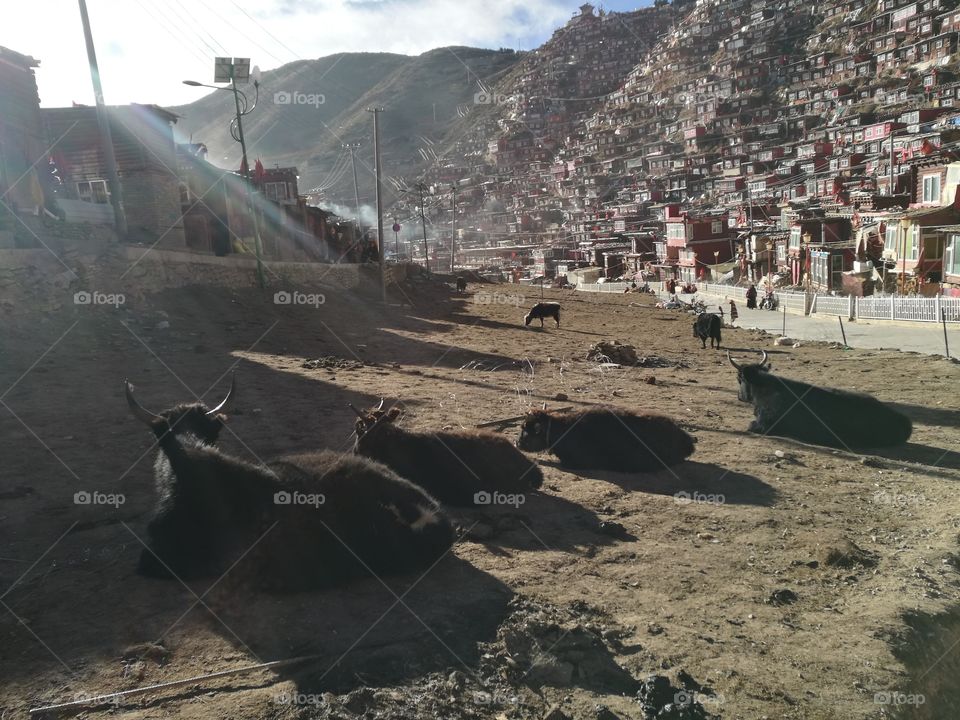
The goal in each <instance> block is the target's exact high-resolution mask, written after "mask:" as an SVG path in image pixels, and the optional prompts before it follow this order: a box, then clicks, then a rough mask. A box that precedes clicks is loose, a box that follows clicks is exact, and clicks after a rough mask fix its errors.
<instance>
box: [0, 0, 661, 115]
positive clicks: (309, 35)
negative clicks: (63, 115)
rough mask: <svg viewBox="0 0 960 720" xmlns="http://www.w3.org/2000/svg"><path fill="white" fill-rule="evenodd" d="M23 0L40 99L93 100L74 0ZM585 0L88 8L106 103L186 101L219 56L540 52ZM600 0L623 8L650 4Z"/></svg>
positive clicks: (187, 1) (250, 0) (9, 16)
mask: <svg viewBox="0 0 960 720" xmlns="http://www.w3.org/2000/svg"><path fill="white" fill-rule="evenodd" d="M14 1H15V2H16V5H15V6H14V7H5V8H4V21H3V22H2V23H0V45H3V46H5V47H9V48H11V49H13V50H16V51H17V52H21V53H24V54H27V55H32V56H33V57H35V58H37V59H38V60H40V61H41V65H40V68H39V69H38V71H37V81H38V84H39V86H40V100H41V104H43V105H44V106H48V107H52V106H63V105H70V103H71V102H74V101H75V102H79V103H88V104H89V103H92V102H93V92H92V90H91V86H90V77H89V73H88V71H87V67H86V51H85V48H84V44H83V36H82V32H81V26H80V15H79V11H78V10H77V3H76V2H75V0H29V1H27V0H14ZM581 2H582V0H255V1H254V0H87V6H88V10H89V14H90V19H91V24H92V26H93V35H94V41H95V43H96V46H97V51H98V59H99V63H100V69H101V76H102V80H103V87H104V96H105V97H106V100H107V102H108V103H128V102H154V103H158V104H161V105H177V104H182V103H186V102H189V101H191V100H194V99H196V98H198V97H200V96H201V95H203V94H204V93H205V92H208V91H206V90H203V89H202V88H190V87H187V86H184V85H183V84H182V83H181V82H180V81H181V80H182V79H186V78H190V79H197V80H200V81H202V82H209V81H211V80H212V77H209V76H211V75H212V67H213V58H214V57H215V56H217V55H225V56H230V55H232V56H238V57H251V58H252V61H253V64H255V65H259V66H260V67H261V68H262V69H264V70H268V69H271V68H274V67H278V66H280V65H282V64H284V63H287V62H291V61H293V60H299V59H307V58H316V57H322V56H324V55H331V54H333V53H338V52H351V51H354V52H355V51H367V52H376V51H384V52H398V53H404V54H419V53H421V52H424V51H426V50H431V49H433V48H437V47H443V46H447V45H468V46H474V47H490V48H498V47H509V48H514V49H516V48H521V49H531V48H534V47H537V46H538V45H540V44H541V43H542V42H543V41H544V40H546V39H547V38H549V37H550V35H551V34H552V32H553V30H554V29H555V28H557V27H559V26H561V25H563V24H564V23H565V22H567V21H568V20H569V19H570V17H571V16H572V15H573V14H574V13H575V12H577V9H578V7H579V6H580V4H581ZM4 4H5V5H7V4H8V3H4ZM594 4H595V5H596V6H597V7H601V6H602V7H603V8H604V9H606V10H611V11H623V10H632V9H635V8H637V7H639V6H642V5H649V4H650V2H648V1H646V0H639V1H635V2H624V1H623V0H614V1H613V2H605V3H602V4H601V3H594ZM51 18H57V21H56V22H50V19H51ZM0 101H2V100H0Z"/></svg>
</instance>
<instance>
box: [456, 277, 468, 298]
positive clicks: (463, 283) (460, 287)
mask: <svg viewBox="0 0 960 720" xmlns="http://www.w3.org/2000/svg"><path fill="white" fill-rule="evenodd" d="M466 290H467V280H466V278H464V277H463V276H461V275H457V295H460V294H461V293H464V292H466Z"/></svg>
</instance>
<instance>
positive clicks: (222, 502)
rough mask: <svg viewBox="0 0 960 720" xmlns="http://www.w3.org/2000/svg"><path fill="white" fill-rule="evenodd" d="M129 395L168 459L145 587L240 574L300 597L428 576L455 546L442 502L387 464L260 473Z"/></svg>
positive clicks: (297, 465) (290, 465)
mask: <svg viewBox="0 0 960 720" xmlns="http://www.w3.org/2000/svg"><path fill="white" fill-rule="evenodd" d="M126 390H127V402H128V403H129V405H130V409H131V410H132V411H133V413H134V415H135V416H136V417H137V418H139V419H140V420H142V421H143V422H145V423H146V424H148V425H149V427H150V429H151V430H152V431H153V433H154V434H155V435H156V437H157V439H158V441H159V445H160V449H161V453H160V458H158V461H157V464H156V480H157V485H158V488H159V491H160V493H159V494H160V500H159V502H158V504H157V508H156V511H155V513H154V516H153V518H152V519H151V520H150V522H149V525H148V526H147V536H148V539H147V548H146V549H144V550H143V551H142V553H141V555H140V563H139V567H138V572H140V573H141V574H143V575H147V576H150V577H159V578H170V577H177V578H179V579H181V580H193V579H196V578H201V577H220V576H221V575H222V574H223V573H226V572H227V571H228V570H229V575H230V578H231V582H239V583H240V584H243V585H249V586H253V587H255V588H258V589H262V590H267V591H273V592H295V591H301V590H311V589H316V588H323V587H331V586H335V585H339V584H341V583H343V582H345V581H347V580H349V579H351V578H356V577H363V576H366V575H369V573H370V572H371V571H372V572H374V573H377V574H383V575H386V574H392V573H402V572H409V571H414V570H420V569H425V568H427V567H430V566H431V565H432V564H433V563H434V562H435V561H436V560H438V559H439V558H440V557H441V556H442V555H443V554H444V553H445V552H446V551H447V550H448V549H449V548H450V546H451V545H452V544H453V541H454V531H453V527H452V526H451V524H450V522H449V520H448V518H447V517H446V516H445V515H444V514H443V512H442V511H441V510H440V509H439V506H438V504H437V501H436V500H434V499H433V498H432V497H430V496H429V495H428V494H427V493H425V492H424V491H423V490H422V489H420V488H419V487H417V486H415V485H413V484H412V483H410V482H408V481H406V480H404V479H403V478H401V477H399V476H398V475H396V473H394V472H392V471H391V470H390V469H388V468H386V467H384V466H383V465H380V464H379V463H376V462H372V461H370V460H367V459H365V458H358V457H355V456H350V455H348V456H343V455H341V454H339V453H335V452H332V451H327V450H324V451H320V452H316V453H311V454H308V455H296V456H290V457H285V458H281V459H280V460H278V461H277V462H275V463H273V464H271V465H270V466H267V467H264V466H257V465H252V464H250V463H247V462H244V461H242V460H239V459H236V458H232V457H230V456H229V455H226V454H224V453H222V452H220V451H219V450H218V449H217V448H215V447H212V446H211V445H210V444H208V443H207V442H206V440H209V439H211V438H212V439H213V440H215V439H216V434H215V433H207V434H206V436H203V435H198V434H196V432H197V426H196V425H190V424H188V423H187V421H186V420H185V419H184V420H181V422H179V423H178V422H176V418H177V417H178V414H179V416H180V417H187V418H192V419H193V420H198V417H196V416H193V415H190V414H189V411H188V414H187V415H186V416H184V415H183V413H182V407H183V406H177V408H174V409H173V410H171V411H168V412H166V413H163V414H160V415H154V414H153V413H150V412H148V411H146V410H144V409H143V408H142V407H141V406H140V405H139V404H138V403H137V401H136V400H135V399H134V397H133V393H132V388H131V386H130V385H129V384H128V385H127V388H126ZM222 406H223V403H221V405H220V406H218V407H217V408H216V409H217V410H219V409H220V408H221V407H222ZM188 407H191V408H195V409H196V412H197V413H202V414H203V416H204V417H215V418H217V416H216V415H214V416H211V415H210V413H211V412H213V411H208V410H207V409H206V408H205V407H204V406H202V405H200V404H197V405H195V406H188ZM217 419H218V420H219V418H217ZM203 422H204V421H203V420H199V425H200V426H201V427H202V425H203ZM235 563H236V566H235V567H234V564H235Z"/></svg>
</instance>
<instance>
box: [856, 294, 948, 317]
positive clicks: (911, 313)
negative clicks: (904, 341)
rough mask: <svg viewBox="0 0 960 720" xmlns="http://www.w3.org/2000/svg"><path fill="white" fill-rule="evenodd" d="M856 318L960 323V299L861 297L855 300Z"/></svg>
mask: <svg viewBox="0 0 960 720" xmlns="http://www.w3.org/2000/svg"><path fill="white" fill-rule="evenodd" d="M856 316H857V317H862V318H864V319H865V320H867V319H868V320H908V321H910V320H912V321H914V322H941V321H942V320H943V318H944V316H945V317H946V320H947V322H960V298H953V297H932V298H927V297H896V296H887V297H863V298H857V300H856Z"/></svg>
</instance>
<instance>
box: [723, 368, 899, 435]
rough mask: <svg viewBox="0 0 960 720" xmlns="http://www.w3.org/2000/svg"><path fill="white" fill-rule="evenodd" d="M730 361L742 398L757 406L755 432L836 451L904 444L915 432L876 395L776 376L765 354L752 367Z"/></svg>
mask: <svg viewBox="0 0 960 720" xmlns="http://www.w3.org/2000/svg"><path fill="white" fill-rule="evenodd" d="M727 358H728V359H729V360H730V364H731V365H733V367H735V368H736V370H737V381H738V383H739V384H740V388H739V392H738V394H737V396H738V397H739V399H740V400H741V401H743V402H748V403H753V410H754V414H755V416H756V419H755V420H754V421H753V422H752V423H750V427H749V428H748V430H749V431H750V432H755V433H760V434H762V435H779V436H781V437H789V438H794V439H796V440H801V441H803V442H808V443H813V444H815V445H826V446H828V447H836V448H855V447H862V448H872V447H887V446H891V445H899V444H901V443H905V442H906V441H907V440H909V439H910V434H911V433H912V432H913V424H912V423H911V422H910V418H908V417H907V416H906V415H904V414H903V413H900V412H898V411H896V410H894V409H893V408H891V407H890V406H888V405H885V404H884V403H882V402H880V401H879V400H877V399H876V398H875V397H871V396H870V395H864V394H862V393H853V392H849V391H847V390H835V389H833V388H819V387H816V386H813V385H808V384H807V383H804V382H799V381H797V380H787V379H786V378H782V377H778V376H776V375H771V374H770V369H769V368H768V367H767V353H766V352H764V353H763V360H762V361H761V362H760V363H754V364H751V365H738V364H737V363H736V362H735V361H734V360H733V358H731V357H730V353H729V352H728V353H727Z"/></svg>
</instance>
